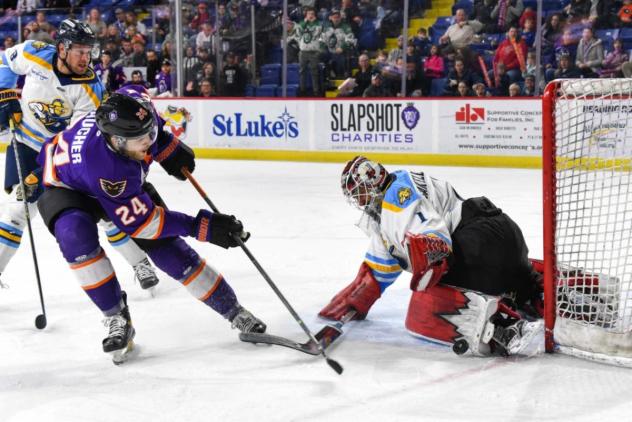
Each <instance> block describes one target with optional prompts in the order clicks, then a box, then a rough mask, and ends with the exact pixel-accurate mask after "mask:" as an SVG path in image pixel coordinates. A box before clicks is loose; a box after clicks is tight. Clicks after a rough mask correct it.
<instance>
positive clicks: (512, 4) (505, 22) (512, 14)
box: [491, 0, 524, 32]
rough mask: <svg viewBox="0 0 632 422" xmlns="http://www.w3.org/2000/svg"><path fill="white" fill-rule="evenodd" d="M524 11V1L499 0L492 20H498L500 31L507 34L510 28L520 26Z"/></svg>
mask: <svg viewBox="0 0 632 422" xmlns="http://www.w3.org/2000/svg"><path fill="white" fill-rule="evenodd" d="M523 10H524V4H522V0H498V3H496V6H495V7H494V9H493V10H492V13H491V18H492V19H495V20H496V28H497V30H498V31H500V32H506V31H508V30H509V28H511V27H517V26H518V20H519V19H520V15H521V14H522V12H523Z"/></svg>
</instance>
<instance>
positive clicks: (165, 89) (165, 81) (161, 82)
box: [154, 59, 171, 96]
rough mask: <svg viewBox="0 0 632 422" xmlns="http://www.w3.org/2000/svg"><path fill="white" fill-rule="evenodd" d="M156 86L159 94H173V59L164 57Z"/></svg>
mask: <svg viewBox="0 0 632 422" xmlns="http://www.w3.org/2000/svg"><path fill="white" fill-rule="evenodd" d="M154 86H155V87H156V95H158V96H165V95H169V94H171V61H170V60H169V59H163V61H162V65H161V66H160V72H159V73H158V74H157V75H156V81H155V83H154Z"/></svg>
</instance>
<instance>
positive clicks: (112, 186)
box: [99, 178, 127, 198]
mask: <svg viewBox="0 0 632 422" xmlns="http://www.w3.org/2000/svg"><path fill="white" fill-rule="evenodd" d="M99 185H101V189H103V192H105V193H107V194H108V195H110V196H111V197H112V198H116V197H117V196H120V195H121V194H122V193H123V192H124V191H125V187H126V186H127V180H121V181H120V182H112V181H110V180H106V179H101V178H99Z"/></svg>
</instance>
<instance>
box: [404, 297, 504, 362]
mask: <svg viewBox="0 0 632 422" xmlns="http://www.w3.org/2000/svg"><path fill="white" fill-rule="evenodd" d="M498 300H499V298H498V297H496V296H489V295H484V294H482V293H479V292H475V291H472V290H464V289H459V288H455V287H451V286H446V285H436V286H434V287H431V288H429V289H426V290H425V291H423V292H420V291H414V292H413V294H412V296H411V298H410V304H409V306H408V315H407V316H406V329H407V330H408V331H409V332H410V333H411V334H412V335H414V336H417V337H422V338H425V339H429V340H432V341H435V342H440V343H443V344H454V343H455V342H456V341H457V340H465V341H466V342H467V344H468V346H469V350H470V352H471V353H473V354H474V355H478V356H487V355H489V353H490V348H489V345H488V343H489V341H490V340H491V339H492V336H493V333H494V326H493V324H492V323H491V322H490V318H491V316H492V315H494V314H495V313H496V312H497V310H498Z"/></svg>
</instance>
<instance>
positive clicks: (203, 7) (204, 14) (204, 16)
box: [189, 1, 211, 31]
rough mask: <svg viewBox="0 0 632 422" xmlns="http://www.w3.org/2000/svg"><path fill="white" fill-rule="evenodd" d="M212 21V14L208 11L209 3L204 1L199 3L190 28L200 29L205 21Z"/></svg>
mask: <svg viewBox="0 0 632 422" xmlns="http://www.w3.org/2000/svg"><path fill="white" fill-rule="evenodd" d="M207 22H208V23H210V22H211V15H210V14H209V12H208V5H207V4H206V3H204V2H203V1H201V2H199V3H198V4H197V9H196V13H195V15H194V16H193V19H191V23H189V28H191V29H192V30H194V31H198V30H199V28H200V26H201V25H202V24H203V23H207Z"/></svg>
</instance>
